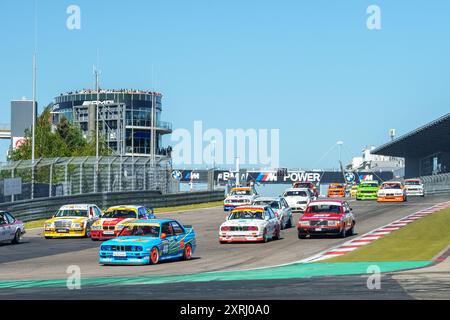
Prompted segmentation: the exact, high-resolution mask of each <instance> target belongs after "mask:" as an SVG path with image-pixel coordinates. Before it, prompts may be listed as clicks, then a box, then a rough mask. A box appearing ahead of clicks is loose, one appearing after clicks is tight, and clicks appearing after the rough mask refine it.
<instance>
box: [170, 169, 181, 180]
mask: <svg viewBox="0 0 450 320" xmlns="http://www.w3.org/2000/svg"><path fill="white" fill-rule="evenodd" d="M182 176H183V174H182V173H181V171H179V170H174V171H172V178H174V179H175V180H181V178H182Z"/></svg>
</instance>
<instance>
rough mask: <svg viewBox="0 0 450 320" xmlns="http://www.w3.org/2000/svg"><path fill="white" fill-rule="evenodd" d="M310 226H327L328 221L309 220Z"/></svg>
mask: <svg viewBox="0 0 450 320" xmlns="http://www.w3.org/2000/svg"><path fill="white" fill-rule="evenodd" d="M309 223H310V225H311V226H312V227H318V226H328V221H314V220H313V221H310V222H309Z"/></svg>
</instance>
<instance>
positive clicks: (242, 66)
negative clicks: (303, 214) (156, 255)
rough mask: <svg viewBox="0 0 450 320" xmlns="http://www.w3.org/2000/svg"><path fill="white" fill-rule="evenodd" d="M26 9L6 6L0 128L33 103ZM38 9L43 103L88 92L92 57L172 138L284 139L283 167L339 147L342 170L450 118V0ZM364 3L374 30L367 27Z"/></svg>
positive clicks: (44, 1) (98, 0)
mask: <svg viewBox="0 0 450 320" xmlns="http://www.w3.org/2000/svg"><path fill="white" fill-rule="evenodd" d="M33 2H34V1H32V0H26V1H25V0H15V1H2V4H1V6H0V26H1V28H0V39H2V40H1V41H2V47H1V50H0V61H1V62H0V73H1V77H0V87H1V88H2V89H1V90H0V111H1V112H0V114H1V118H0V123H8V122H9V101H10V100H11V99H18V98H21V97H22V96H26V97H28V98H31V94H32V85H31V84H32V81H31V59H32V51H33V25H34V23H33V13H34V5H33ZM37 2H38V10H37V12H38V41H37V42H38V46H37V48H38V54H39V97H38V100H39V103H40V105H41V106H43V105H46V104H48V103H49V102H51V101H52V99H53V97H54V96H56V95H58V94H59V93H61V92H66V91H68V90H73V89H79V88H86V87H92V83H93V76H92V66H93V64H95V63H96V60H97V48H99V50H100V69H101V70H102V86H103V87H108V88H142V89H151V88H156V89H157V90H159V91H161V92H163V93H164V95H165V98H164V112H163V117H164V120H167V121H171V122H172V123H173V125H174V128H179V127H182V128H188V129H190V128H192V127H193V121H195V120H203V122H204V126H205V127H207V128H219V129H223V130H224V129H226V128H280V130H281V131H280V134H281V164H282V165H284V166H289V167H313V166H321V167H335V166H336V161H337V152H336V154H334V155H333V156H330V157H328V158H326V159H325V160H323V161H321V162H320V163H319V164H318V163H317V160H318V159H319V158H320V157H321V156H322V155H323V154H324V153H325V152H326V151H327V150H328V149H329V148H330V147H331V146H332V145H333V144H334V143H335V142H336V141H337V140H343V141H344V142H345V148H346V150H347V152H345V153H344V158H346V159H348V160H349V158H350V156H352V155H358V154H359V153H360V150H361V149H362V147H364V146H365V145H380V144H382V143H384V142H386V141H387V139H388V134H387V132H388V130H389V129H390V128H397V130H398V132H399V134H401V133H406V132H408V131H409V130H411V129H414V128H416V127H417V126H419V125H422V124H424V123H426V122H428V121H430V120H433V119H435V118H437V117H438V116H441V115H443V114H445V113H447V112H449V110H450V107H449V106H450V96H449V92H450V90H449V86H450V81H449V80H450V19H449V15H450V2H449V1H445V0H442V1H438V0H435V1H412V0H407V1H406V0H402V1H400V0H397V1H373V0H372V1H363V0H359V1H356V0H354V1H351V0H346V1H323V0H314V1H312V0H311V1H298V0H292V1H274V0H272V1H262V0H257V1H256V0H246V1H242V0H221V1H218V0H215V1H211V0H192V1H181V0H180V1H179V0H165V1H154V0H140V1H138V0H129V1H118V0H115V1H110V0H109V1H107V0H95V1H92V0H90V1H87V0H76V1H65V0H58V1H54V0H38V1H37ZM70 4H76V5H79V6H80V7H81V13H82V17H81V19H82V26H81V30H79V31H78V30H76V31H71V30H68V29H67V28H66V19H67V16H68V15H67V14H66V9H67V7H68V6H69V5H70ZM370 4H377V5H379V6H380V7H381V10H382V11H381V12H382V30H380V31H369V30H368V29H367V28H366V19H367V14H366V9H367V7H368V6H369V5H370ZM152 66H153V69H154V73H153V76H152ZM6 147H7V145H6V144H5V143H2V144H1V147H0V159H1V160H0V161H3V160H4V156H3V155H4V154H5V149H6Z"/></svg>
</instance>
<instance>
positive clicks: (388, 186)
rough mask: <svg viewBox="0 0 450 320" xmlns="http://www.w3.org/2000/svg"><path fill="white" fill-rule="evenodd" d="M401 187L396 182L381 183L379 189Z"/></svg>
mask: <svg viewBox="0 0 450 320" xmlns="http://www.w3.org/2000/svg"><path fill="white" fill-rule="evenodd" d="M401 188H402V187H401V186H400V185H399V184H398V183H386V184H383V186H382V187H381V189H401Z"/></svg>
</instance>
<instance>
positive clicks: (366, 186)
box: [361, 183, 378, 188]
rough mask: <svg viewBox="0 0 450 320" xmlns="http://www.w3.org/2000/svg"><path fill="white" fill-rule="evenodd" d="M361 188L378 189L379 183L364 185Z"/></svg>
mask: <svg viewBox="0 0 450 320" xmlns="http://www.w3.org/2000/svg"><path fill="white" fill-rule="evenodd" d="M361 187H363V188H376V187H378V184H377V183H363V184H362V185H361Z"/></svg>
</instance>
